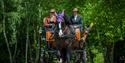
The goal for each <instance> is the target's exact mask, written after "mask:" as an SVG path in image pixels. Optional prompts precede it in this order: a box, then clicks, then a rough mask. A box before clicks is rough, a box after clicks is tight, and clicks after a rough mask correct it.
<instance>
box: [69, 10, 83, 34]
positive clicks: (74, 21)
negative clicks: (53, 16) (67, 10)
mask: <svg viewBox="0 0 125 63" xmlns="http://www.w3.org/2000/svg"><path fill="white" fill-rule="evenodd" d="M70 20H71V25H79V26H80V31H81V32H82V30H83V21H82V18H81V16H79V15H78V8H74V9H73V10H72V16H71V17H70Z"/></svg>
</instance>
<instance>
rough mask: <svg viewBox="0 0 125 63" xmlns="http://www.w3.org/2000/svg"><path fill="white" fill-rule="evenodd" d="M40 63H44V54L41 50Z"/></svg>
mask: <svg viewBox="0 0 125 63" xmlns="http://www.w3.org/2000/svg"><path fill="white" fill-rule="evenodd" d="M40 63H45V52H44V50H43V49H41V54H40Z"/></svg>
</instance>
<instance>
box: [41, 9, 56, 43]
mask: <svg viewBox="0 0 125 63" xmlns="http://www.w3.org/2000/svg"><path fill="white" fill-rule="evenodd" d="M56 22H57V18H56V15H55V9H50V11H49V16H47V17H45V18H44V19H43V25H44V29H45V38H46V42H47V43H48V42H49V41H50V40H52V38H51V36H52V33H54V29H55V25H56Z"/></svg>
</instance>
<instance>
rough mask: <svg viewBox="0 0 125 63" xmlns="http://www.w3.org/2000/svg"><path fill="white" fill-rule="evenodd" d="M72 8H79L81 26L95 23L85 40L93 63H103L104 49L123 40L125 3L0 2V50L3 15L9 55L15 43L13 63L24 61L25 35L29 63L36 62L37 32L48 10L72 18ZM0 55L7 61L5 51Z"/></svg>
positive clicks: (82, 0) (77, 0) (94, 0)
mask: <svg viewBox="0 0 125 63" xmlns="http://www.w3.org/2000/svg"><path fill="white" fill-rule="evenodd" d="M2 1H3V2H4V6H5V9H4V11H3V8H2V4H1V2H2ZM74 7H77V8H79V14H80V15H81V16H82V18H83V21H84V27H85V25H89V24H90V23H91V22H93V23H94V27H93V28H92V31H91V33H90V34H89V37H88V41H87V49H88V50H89V49H90V50H91V51H92V53H93V54H94V55H95V57H94V59H93V60H94V63H102V62H103V61H104V60H103V59H102V58H103V54H104V52H103V48H104V47H106V46H112V45H113V43H115V42H116V41H118V40H120V39H123V38H124V37H125V32H124V31H125V15H124V14H125V2H124V0H119V1H117V0H73V1H72V0H1V1H0V47H2V48H1V49H0V50H3V49H6V46H5V39H4V38H3V30H2V29H3V25H2V20H3V16H5V21H6V23H5V24H6V33H7V38H8V42H9V45H11V50H12V55H13V54H14V50H15V45H16V43H17V44H18V45H17V47H18V48H17V51H16V58H17V61H16V60H15V63H18V62H23V63H24V62H25V60H24V59H25V56H24V55H25V44H26V38H27V37H26V33H27V32H28V33H29V50H28V59H29V61H28V62H35V58H36V56H37V55H35V56H34V54H36V52H38V50H39V43H40V42H41V41H40V39H39V38H40V36H41V35H39V33H38V32H39V29H40V28H41V27H42V25H43V21H42V20H43V18H44V17H45V16H47V15H48V11H49V10H50V9H51V8H55V9H56V11H57V12H61V11H62V10H63V9H65V10H66V13H67V14H68V15H71V13H72V12H71V11H72V8H74ZM27 29H28V30H27ZM41 43H43V42H41ZM93 46H95V47H93ZM42 47H44V48H45V43H44V45H43V44H42ZM91 47H93V48H91ZM96 48H97V49H96ZM88 50H87V51H88ZM4 53H6V54H7V55H5V54H4ZM88 53H89V51H88ZM0 54H1V55H0V56H2V54H3V55H5V57H4V58H7V60H9V57H8V56H9V55H8V53H7V51H6V50H5V51H3V52H0ZM18 56H21V57H18ZM31 58H32V59H34V60H32V59H31ZM2 60H3V59H2ZM5 62H6V61H5Z"/></svg>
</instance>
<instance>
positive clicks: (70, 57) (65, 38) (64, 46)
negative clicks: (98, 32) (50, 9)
mask: <svg viewBox="0 0 125 63" xmlns="http://www.w3.org/2000/svg"><path fill="white" fill-rule="evenodd" d="M92 25H93V23H92V24H91V25H90V27H88V28H86V29H85V30H84V31H85V32H80V26H79V25H66V24H65V22H64V20H63V21H62V24H61V26H62V28H61V29H62V30H63V34H62V35H61V36H60V35H59V34H58V33H59V29H58V27H59V26H58V25H54V28H53V29H54V31H51V30H49V29H48V31H46V32H43V33H42V34H44V35H42V36H43V41H42V44H44V46H45V47H44V48H43V47H41V57H40V62H41V63H81V62H82V63H85V62H86V51H85V48H84V46H85V39H86V37H87V34H88V32H89V30H90V28H91V27H92ZM54 61H55V62H54Z"/></svg>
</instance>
